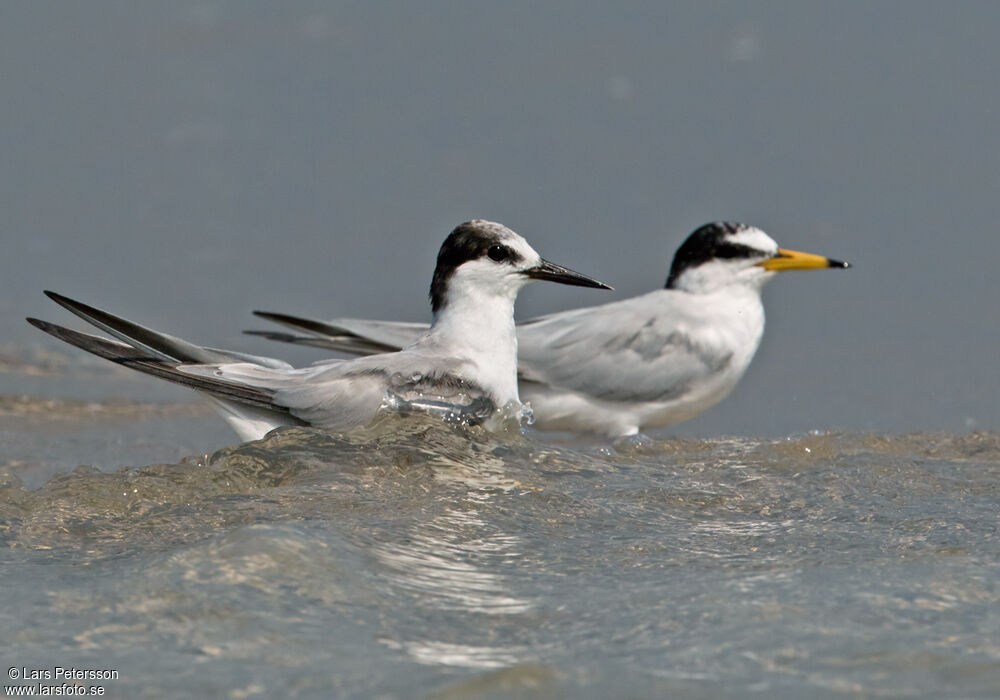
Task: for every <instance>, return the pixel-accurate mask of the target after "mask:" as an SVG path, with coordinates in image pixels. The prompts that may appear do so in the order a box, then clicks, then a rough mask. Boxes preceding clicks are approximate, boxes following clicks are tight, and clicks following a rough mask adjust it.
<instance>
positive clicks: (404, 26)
mask: <svg viewBox="0 0 1000 700" xmlns="http://www.w3.org/2000/svg"><path fill="white" fill-rule="evenodd" d="M663 5H665V3H660V2H649V3H637V2H631V3H614V4H611V3H608V4H607V5H605V6H601V7H591V6H586V7H585V6H583V4H582V3H574V2H566V1H563V2H552V3H541V4H540V3H528V2H507V3H467V2H453V3H445V2H435V3H419V4H414V3H370V2H343V3H325V2H323V3H321V2H283V3H270V2H246V1H240V2H236V1H233V2H204V3H197V2H194V3H188V2H135V1H131V0H130V1H129V2H124V1H122V2H110V1H100V2H98V1H93V2H88V3H76V2H51V3H38V2H33V1H23V2H6V3H4V4H3V6H2V8H0V71H2V72H0V88H2V94H3V103H4V108H3V109H2V110H0V149H2V158H0V216H2V219H0V241H2V246H3V255H2V256H0V280H2V284H3V294H2V295H0V328H2V329H3V337H2V341H0V343H2V347H3V348H4V351H5V352H7V353H10V354H17V353H19V352H22V351H24V352H28V351H30V350H32V349H33V348H38V347H41V348H45V349H58V350H59V351H60V352H62V349H61V348H59V346H58V343H57V342H56V341H54V340H49V339H47V338H45V337H44V336H42V335H41V334H40V333H39V332H38V331H36V330H34V329H32V328H30V327H29V326H28V325H27V324H25V323H24V321H23V317H24V316H26V315H34V316H40V317H42V318H47V319H50V320H55V321H60V322H68V321H69V320H70V317H69V316H68V314H66V313H65V312H64V311H62V310H61V309H59V308H58V307H56V306H54V305H53V304H52V303H51V302H49V301H48V300H47V299H45V298H44V297H43V296H42V295H41V290H42V289H45V288H51V289H55V290H57V291H60V292H63V293H65V294H68V295H70V296H75V297H77V298H80V299H82V300H84V301H88V302H91V303H93V304H95V305H98V306H102V307H104V308H108V309H110V310H112V311H115V312H118V313H121V314H122V315H125V316H127V317H129V318H133V319H135V320H138V321H140V322H143V323H146V324H148V325H151V326H153V327H157V328H161V329H163V330H167V331H169V332H172V333H175V334H177V335H181V336H183V337H186V338H189V339H191V340H194V341H198V342H203V343H206V344H214V345H221V346H231V347H234V348H240V349H245V350H247V351H251V352H258V353H268V352H271V353H275V354H281V355H283V356H287V357H291V358H293V359H296V360H299V361H307V360H311V359H317V358H318V357H319V356H320V355H319V354H318V353H305V352H297V353H292V352H290V351H289V349H287V348H284V347H281V346H275V345H273V344H269V343H267V342H266V341H263V340H258V339H252V338H248V337H244V336H242V335H241V334H240V331H241V330H242V329H244V328H247V327H253V326H254V325H257V326H260V325H262V324H255V323H254V321H253V319H252V318H251V317H250V315H249V312H250V311H251V310H252V309H255V308H264V309H268V310H276V311H286V312H291V313H302V314H309V315H317V316H323V317H330V316H335V315H356V316H368V317H377V318H393V319H401V320H420V319H427V318H428V317H429V308H428V304H427V300H426V289H427V286H428V283H429V280H430V273H431V270H432V267H433V262H434V257H435V254H436V251H437V246H438V245H439V244H440V241H441V240H442V239H443V237H444V235H445V234H446V233H447V231H448V230H450V228H451V227H453V226H454V225H455V224H457V223H458V222H460V221H462V220H465V219H468V218H473V217H485V218H491V219H496V220H499V221H502V222H504V223H506V224H507V225H509V226H511V227H512V228H514V229H515V230H517V231H519V232H521V233H522V234H524V235H525V236H526V237H527V238H528V239H529V240H530V241H531V242H532V244H533V245H534V246H535V247H536V248H537V249H538V250H539V251H540V252H541V253H542V254H543V255H545V256H546V257H548V258H550V259H552V260H554V261H557V262H560V263H563V264H566V265H569V266H571V267H574V268H576V269H579V270H581V271H583V272H586V273H590V274H593V275H595V276H598V277H600V278H601V279H604V280H606V281H608V282H610V283H612V284H614V285H615V286H616V288H617V291H616V292H615V293H614V294H613V295H611V294H606V295H603V296H602V295H601V294H600V293H598V292H594V291H590V290H581V289H574V288H559V287H556V286H554V285H542V284H538V285H534V286H533V287H532V288H530V289H529V290H527V291H526V292H525V293H524V295H523V297H522V299H521V301H520V303H519V308H518V314H519V316H520V317H522V318H526V317H529V316H532V315H536V314H539V313H545V312H549V311H554V310H558V309H562V308H569V307H573V306H579V305H589V304H596V303H603V302H604V301H610V300H611V299H613V298H625V297H627V296H632V295H634V294H637V293H641V292H644V291H646V290H648V289H651V288H654V287H658V286H661V285H662V284H663V280H664V278H665V276H666V272H667V268H668V266H669V263H670V259H671V257H672V255H673V251H674V249H675V248H676V246H677V245H678V244H679V243H680V242H681V241H682V240H683V238H684V237H685V236H686V235H687V234H688V233H689V232H690V231H691V230H692V229H694V228H695V227H696V226H698V225H700V224H702V223H704V222H706V221H709V220H715V219H731V220H740V221H745V222H748V223H753V224H756V225H758V226H760V227H762V228H764V229H765V230H766V231H768V232H769V233H770V234H771V235H772V236H773V237H774V238H775V239H776V240H778V242H779V243H780V244H782V245H784V246H786V247H789V248H795V249H800V250H806V251H809V252H816V253H823V254H828V255H830V256H833V257H838V258H843V259H847V260H849V261H851V262H852V263H854V264H855V265H856V267H855V268H854V269H852V270H850V271H847V272H835V271H826V272H809V273H789V274H787V275H782V276H780V277H779V278H778V279H776V280H775V281H774V282H773V283H772V284H771V285H770V286H769V287H768V289H767V291H766V294H765V297H766V305H767V310H768V328H767V332H766V334H765V339H764V342H763V344H762V346H761V349H760V351H759V353H758V356H757V359H756V360H755V362H754V364H753V365H752V367H751V369H750V371H749V372H748V374H747V376H746V378H745V379H744V381H743V382H742V383H741V385H740V386H739V387H738V388H737V389H736V391H735V392H734V393H733V395H732V396H731V397H730V399H729V400H727V401H726V402H725V403H724V404H722V405H720V406H719V407H717V408H716V409H714V410H712V411H711V412H709V413H707V414H705V415H704V416H702V417H701V418H698V419H696V420H694V421H692V422H690V423H688V424H685V425H684V426H682V427H679V428H678V429H675V430H673V432H676V433H680V434H702V435H711V434H720V433H727V434H732V433H749V434H763V435H786V434H791V433H795V432H799V431H804V430H810V429H824V430H826V429H840V428H842V429H850V430H879V431H913V430H925V429H946V430H957V431H965V430H969V429H973V428H980V429H997V428H998V427H1000V408H998V404H1000V402H998V400H997V393H998V389H1000V371H998V369H997V349H998V340H1000V339H998V333H1000V332H998V328H997V327H998V320H1000V314H998V311H997V296H998V295H997V283H996V274H995V270H996V266H997V261H998V259H1000V243H998V236H997V232H996V225H997V221H998V220H1000V217H998V211H997V210H998V204H997V202H998V199H1000V198H998V191H1000V137H998V130H997V123H998V118H1000V92H998V87H997V86H998V79H997V73H998V68H1000V61H998V59H1000V48H998V42H997V40H996V37H997V34H998V30H1000V5H998V4H996V3H991V2H978V3H977V2H963V3H959V4H952V3H941V2H885V3H863V2H852V3H816V2H811V3H745V2H738V3H736V2H733V3H724V2H716V3H711V4H709V3H701V2H688V3H680V4H678V3H671V4H670V5H671V7H669V8H665V7H663ZM73 325H75V324H73ZM66 353H67V354H69V355H72V354H73V351H72V350H69V349H67V350H66ZM106 380H107V381H105V383H103V384H101V385H100V388H99V389H94V391H101V392H104V395H106V396H118V395H124V394H127V393H129V392H132V391H136V390H135V386H138V387H141V389H140V390H139V391H141V393H142V395H144V396H147V397H149V398H152V399H157V400H160V399H168V398H172V397H182V398H183V397H187V396H188V394H185V393H183V392H182V391H181V390H176V389H173V388H169V387H160V386H158V384H157V382H156V381H155V380H152V379H149V380H141V381H137V382H136V384H135V385H131V384H130V385H129V386H130V387H132V388H124V387H125V384H124V383H122V384H120V385H118V384H116V382H117V381H118V380H117V379H116V378H115V377H114V376H112V377H110V378H106ZM15 391H16V392H25V393H31V394H38V395H59V394H72V393H73V392H75V391H79V389H78V388H77V387H76V386H75V385H71V384H70V383H62V384H61V383H59V382H53V381H51V380H43V379H41V378H40V379H37V380H33V379H31V378H24V377H15V376H13V375H12V374H10V373H8V374H0V393H12V392H15ZM219 424H220V426H219V431H220V434H225V432H226V429H225V427H224V426H222V424H221V421H220V422H219Z"/></svg>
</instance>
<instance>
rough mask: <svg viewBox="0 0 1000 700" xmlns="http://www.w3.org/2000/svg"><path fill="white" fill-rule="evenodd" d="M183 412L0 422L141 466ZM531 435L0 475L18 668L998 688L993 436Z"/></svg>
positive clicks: (94, 411) (313, 438)
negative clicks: (117, 452)
mask: <svg viewBox="0 0 1000 700" xmlns="http://www.w3.org/2000/svg"><path fill="white" fill-rule="evenodd" d="M199 406H200V405H199V404H161V405H158V406H150V405H145V404H131V403H129V402H127V401H124V400H119V401H116V402H111V403H108V402H72V401H62V402H52V401H49V402H48V403H45V402H42V401H40V400H33V399H14V398H7V399H5V400H4V402H3V403H2V404H0V408H5V410H6V412H7V415H8V417H10V418H12V419H16V420H17V421H21V423H20V424H19V428H21V430H20V431H19V432H18V434H19V435H20V436H21V438H20V439H21V440H22V442H21V443H19V444H18V449H20V450H22V451H28V450H30V446H31V444H35V445H36V446H41V445H42V444H43V443H45V444H50V445H59V444H62V441H63V439H64V438H65V437H66V436H67V435H69V434H71V433H73V434H76V435H77V436H78V439H79V440H80V442H79V443H74V444H71V447H70V448H69V449H77V450H78V449H81V446H86V445H94V444H95V443H94V442H93V440H90V441H89V442H88V438H86V437H84V438H80V437H79V436H80V435H81V434H83V435H84V436H86V435H97V434H100V433H102V432H103V433H104V434H106V435H108V434H118V435H119V436H121V435H131V436H132V437H131V438H129V439H125V440H124V441H122V442H119V443H117V444H118V445H119V446H121V447H122V448H123V449H125V450H126V451H127V450H128V449H130V448H135V449H136V450H137V451H138V452H141V449H140V448H144V447H146V448H148V447H149V445H148V444H147V442H146V437H143V436H144V435H145V436H148V435H150V434H155V433H157V432H159V434H160V435H170V434H172V433H176V434H183V432H184V430H185V429H186V428H188V427H190V426H191V425H195V424H197V425H201V424H202V423H206V422H207V423H211V420H203V419H207V415H203V414H202V413H201V410H202V409H200V407H199ZM81 413H82V414H85V417H81V415H80V414H81ZM122 413H125V414H128V416H129V418H128V419H126V418H123V417H122V415H121V414H122ZM67 416H75V418H74V419H72V420H71V419H70V418H68V417H67ZM151 417H152V418H151ZM81 423H82V424H88V425H89V426H90V427H89V428H88V430H89V432H87V431H83V432H82V433H81V430H82V428H81ZM142 426H146V427H144V428H143V427H142ZM26 427H31V428H32V430H33V431H34V432H32V431H31V430H25V428H26ZM74 431H76V432H75V433H74ZM12 432H13V431H12ZM542 437H543V436H538V435H532V434H530V433H529V434H528V435H527V436H522V435H519V434H513V435H505V436H496V435H490V434H487V433H485V432H482V431H477V430H457V429H453V428H449V427H445V426H442V425H439V424H437V423H435V422H428V421H422V420H420V419H413V418H411V419H408V420H401V419H396V418H386V419H385V420H382V421H381V422H380V423H378V424H376V425H375V426H372V427H370V428H368V429H365V430H362V431H357V432H355V433H352V434H349V435H345V436H331V435H326V434H323V433H320V432H316V431H311V430H302V429H292V430H286V431H279V432H276V433H274V434H272V435H271V436H269V437H268V438H267V439H265V440H263V441H261V442H257V443H250V444H246V445H242V446H238V447H230V448H224V449H221V450H219V451H217V452H215V453H214V454H211V455H208V456H201V457H194V458H190V459H188V460H184V461H180V462H178V463H176V464H163V465H150V466H142V467H138V468H122V469H119V470H115V471H107V470H102V469H101V468H99V467H80V468H77V469H75V470H74V471H72V472H69V473H66V472H65V471H62V473H59V474H56V475H55V476H52V477H51V478H48V477H47V478H48V480H47V481H44V483H42V484H41V485H40V486H38V487H37V488H29V487H27V486H25V485H24V484H25V483H28V484H29V486H31V483H30V482H32V481H33V480H35V481H40V480H39V478H38V475H39V474H41V473H44V472H45V471H46V470H48V471H52V470H53V467H52V465H51V463H49V464H46V463H45V461H44V460H38V461H37V462H36V463H35V464H27V463H26V462H25V461H24V460H22V461H20V462H17V463H16V464H15V465H14V466H15V467H16V468H11V464H12V462H11V460H7V462H8V468H7V471H8V474H7V475H6V476H4V477H3V487H2V488H0V537H2V540H3V543H4V544H5V545H6V547H4V549H3V555H2V564H0V575H2V580H3V581H4V585H3V586H2V588H0V615H2V622H3V629H4V630H5V633H4V637H5V639H6V640H7V642H6V644H5V645H4V646H5V647H6V650H5V652H4V654H3V656H4V660H6V661H9V662H10V663H9V664H8V665H17V666H20V667H25V668H29V669H30V668H51V667H53V666H56V665H61V666H76V667H79V668H113V669H117V670H118V671H119V674H120V676H119V679H118V680H111V681H103V684H104V686H105V687H106V689H107V691H108V693H109V694H110V695H111V696H112V697H114V696H117V697H232V698H243V697H276V696H277V697H302V698H313V697H316V698H321V697H331V696H345V697H387V698H393V697H401V698H402V697H435V698H466V697H510V696H518V697H521V696H527V697H546V698H549V697H557V698H558V697H594V698H597V697H663V696H668V695H669V696H673V697H719V696H730V697H747V696H752V697H801V696H804V695H806V694H809V695H812V696H817V697H876V696H890V697H942V696H949V697H985V696H995V695H997V694H1000V614H998V612H997V611H998V609H1000V608H998V605H997V603H998V597H1000V591H998V586H997V580H998V577H1000V564H998V562H1000V557H998V554H1000V542H998V537H997V525H998V516H997V502H998V500H1000V488H998V484H1000V435H997V434H994V433H973V434H970V435H962V436H959V435H950V434H914V435H904V436H877V435H856V434H827V435H821V434H816V435H806V436H799V437H795V438H791V439H784V440H770V439H766V440H765V439H748V438H738V439H737V438H720V439H713V440H680V439H669V438H662V439H656V440H649V441H645V442H639V443H637V444H623V445H618V446H616V447H614V448H611V447H607V446H603V445H600V444H587V443H567V444H561V445H553V444H546V443H544V442H542ZM154 448H156V449H160V448H161V447H160V446H156V445H154ZM66 449H67V448H65V446H64V448H63V452H66ZM103 449H104V450H105V451H107V452H112V451H113V449H112V448H110V447H106V446H105V447H104V448H103ZM42 452H43V453H44V450H43V451H42ZM51 452H52V453H59V449H58V448H57V447H52V448H51ZM66 458H67V457H66V455H65V454H63V456H62V457H61V459H62V460H63V461H65V459H66ZM78 458H79V459H80V461H85V457H84V456H83V455H78Z"/></svg>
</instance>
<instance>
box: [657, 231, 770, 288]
mask: <svg viewBox="0 0 1000 700" xmlns="http://www.w3.org/2000/svg"><path fill="white" fill-rule="evenodd" d="M751 228H752V227H751V226H747V225H746V224H740V223H732V222H728V221H713V222H712V223H710V224H705V225H704V226H702V227H701V228H699V229H697V230H696V231H695V232H694V233H692V234H691V235H690V236H688V237H687V240H686V241H684V243H682V244H681V247H680V248H678V249H677V253H675V254H674V262H673V264H672V265H671V266H670V275H669V276H668V277H667V284H666V288H667V289H672V288H673V287H674V286H675V285H676V283H677V280H678V278H679V277H680V276H681V275H682V274H683V273H684V271H685V270H689V269H691V268H693V267H698V266H699V265H701V264H703V263H706V262H708V261H709V260H715V259H718V258H730V259H732V258H747V259H750V258H760V257H763V256H764V255H765V252H764V251H761V250H758V249H757V248H754V247H752V246H748V245H744V244H742V243H733V242H731V241H729V240H728V238H729V237H730V236H732V235H734V234H737V233H741V232H743V231H748V230H750V229H751Z"/></svg>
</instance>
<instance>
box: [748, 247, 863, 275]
mask: <svg viewBox="0 0 1000 700" xmlns="http://www.w3.org/2000/svg"><path fill="white" fill-rule="evenodd" d="M757 265H758V266H759V267H763V268H764V269H765V270H817V269H820V268H824V267H841V268H846V267H850V266H851V264H850V263H846V262H843V261H841V260H832V259H830V258H826V257H823V256H822V255H813V254H812V253H800V252H799V251H797V250H788V249H787V248H778V254H777V255H775V256H774V257H773V258H768V259H767V260H762V261H761V262H759V263H757Z"/></svg>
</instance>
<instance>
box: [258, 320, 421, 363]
mask: <svg viewBox="0 0 1000 700" xmlns="http://www.w3.org/2000/svg"><path fill="white" fill-rule="evenodd" d="M254 314H255V315H257V316H260V317H261V318H266V319H267V320H269V321H274V322H275V323H280V324H282V325H284V326H288V327H289V328H292V329H294V330H296V331H299V332H300V333H304V334H305V335H296V334H290V333H277V332H273V331H246V332H247V333H248V334H250V335H260V336H263V337H266V338H268V339H270V340H279V341H282V342H286V343H295V344H299V345H310V346H313V347H320V348H326V349H329V350H336V351H338V352H345V353H349V354H352V355H374V354H378V353H385V352H395V351H397V350H400V349H401V348H404V347H407V346H409V345H412V344H413V343H414V342H416V340H417V339H418V338H420V336H422V335H423V334H424V333H425V332H426V331H427V328H428V326H427V324H425V323H402V322H396V321H370V320H366V319H357V318H338V319H333V320H331V321H320V320H317V319H311V318H305V317H302V316H291V315H289V314H279V313H272V312H268V311H254Z"/></svg>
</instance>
